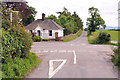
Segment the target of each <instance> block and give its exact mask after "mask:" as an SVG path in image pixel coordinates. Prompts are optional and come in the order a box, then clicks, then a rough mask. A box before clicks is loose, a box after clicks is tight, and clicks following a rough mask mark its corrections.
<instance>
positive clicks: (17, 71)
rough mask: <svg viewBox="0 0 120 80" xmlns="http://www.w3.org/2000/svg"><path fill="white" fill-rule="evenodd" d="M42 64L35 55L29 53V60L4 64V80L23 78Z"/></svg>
mask: <svg viewBox="0 0 120 80" xmlns="http://www.w3.org/2000/svg"><path fill="white" fill-rule="evenodd" d="M40 62H41V60H40V59H39V58H37V56H36V55H35V53H29V57H28V58H19V57H16V58H14V59H11V61H10V62H7V63H4V64H2V78H23V77H24V76H26V75H27V74H28V73H29V72H30V71H31V70H32V69H33V68H35V67H37V66H38V65H39V64H40ZM15 80H16V79H15Z"/></svg>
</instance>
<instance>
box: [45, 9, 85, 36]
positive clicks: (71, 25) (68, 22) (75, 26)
mask: <svg viewBox="0 0 120 80" xmlns="http://www.w3.org/2000/svg"><path fill="white" fill-rule="evenodd" d="M57 13H58V14H59V16H58V19H57V17H56V16H55V15H50V16H48V17H47V19H52V20H54V21H55V22H56V23H58V24H59V25H60V26H62V27H63V28H64V35H69V34H74V33H76V32H77V31H78V30H80V29H81V30H82V29H83V22H82V20H81V19H80V18H79V16H78V15H77V14H76V12H74V13H73V14H72V15H71V13H70V12H69V11H68V9H67V8H64V9H63V12H57Z"/></svg>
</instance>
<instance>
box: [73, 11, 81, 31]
mask: <svg viewBox="0 0 120 80" xmlns="http://www.w3.org/2000/svg"><path fill="white" fill-rule="evenodd" d="M72 17H73V18H74V21H75V22H76V25H77V26H78V29H82V30H83V22H82V19H81V18H80V17H79V16H78V15H77V13H76V12H74V13H73V15H72Z"/></svg>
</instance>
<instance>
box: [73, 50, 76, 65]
mask: <svg viewBox="0 0 120 80" xmlns="http://www.w3.org/2000/svg"><path fill="white" fill-rule="evenodd" d="M73 55H74V64H76V58H77V57H76V53H75V50H73Z"/></svg>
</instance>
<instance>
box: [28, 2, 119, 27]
mask: <svg viewBox="0 0 120 80" xmlns="http://www.w3.org/2000/svg"><path fill="white" fill-rule="evenodd" d="M27 1H28V4H29V5H30V6H33V7H35V8H36V10H37V11H38V13H37V16H36V19H40V18H41V17H42V16H41V14H42V13H43V12H44V13H45V14H46V16H48V15H50V14H55V15H57V14H56V12H57V11H62V9H63V7H66V8H68V10H69V11H70V12H74V11H76V12H77V14H78V15H79V16H80V17H81V18H82V20H83V22H84V26H86V19H87V17H88V8H89V7H92V6H94V7H96V8H98V9H99V10H100V14H101V16H102V18H103V19H104V20H105V22H106V25H107V26H118V19H117V18H118V12H117V10H118V2H119V0H109V1H108V0H27Z"/></svg>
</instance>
